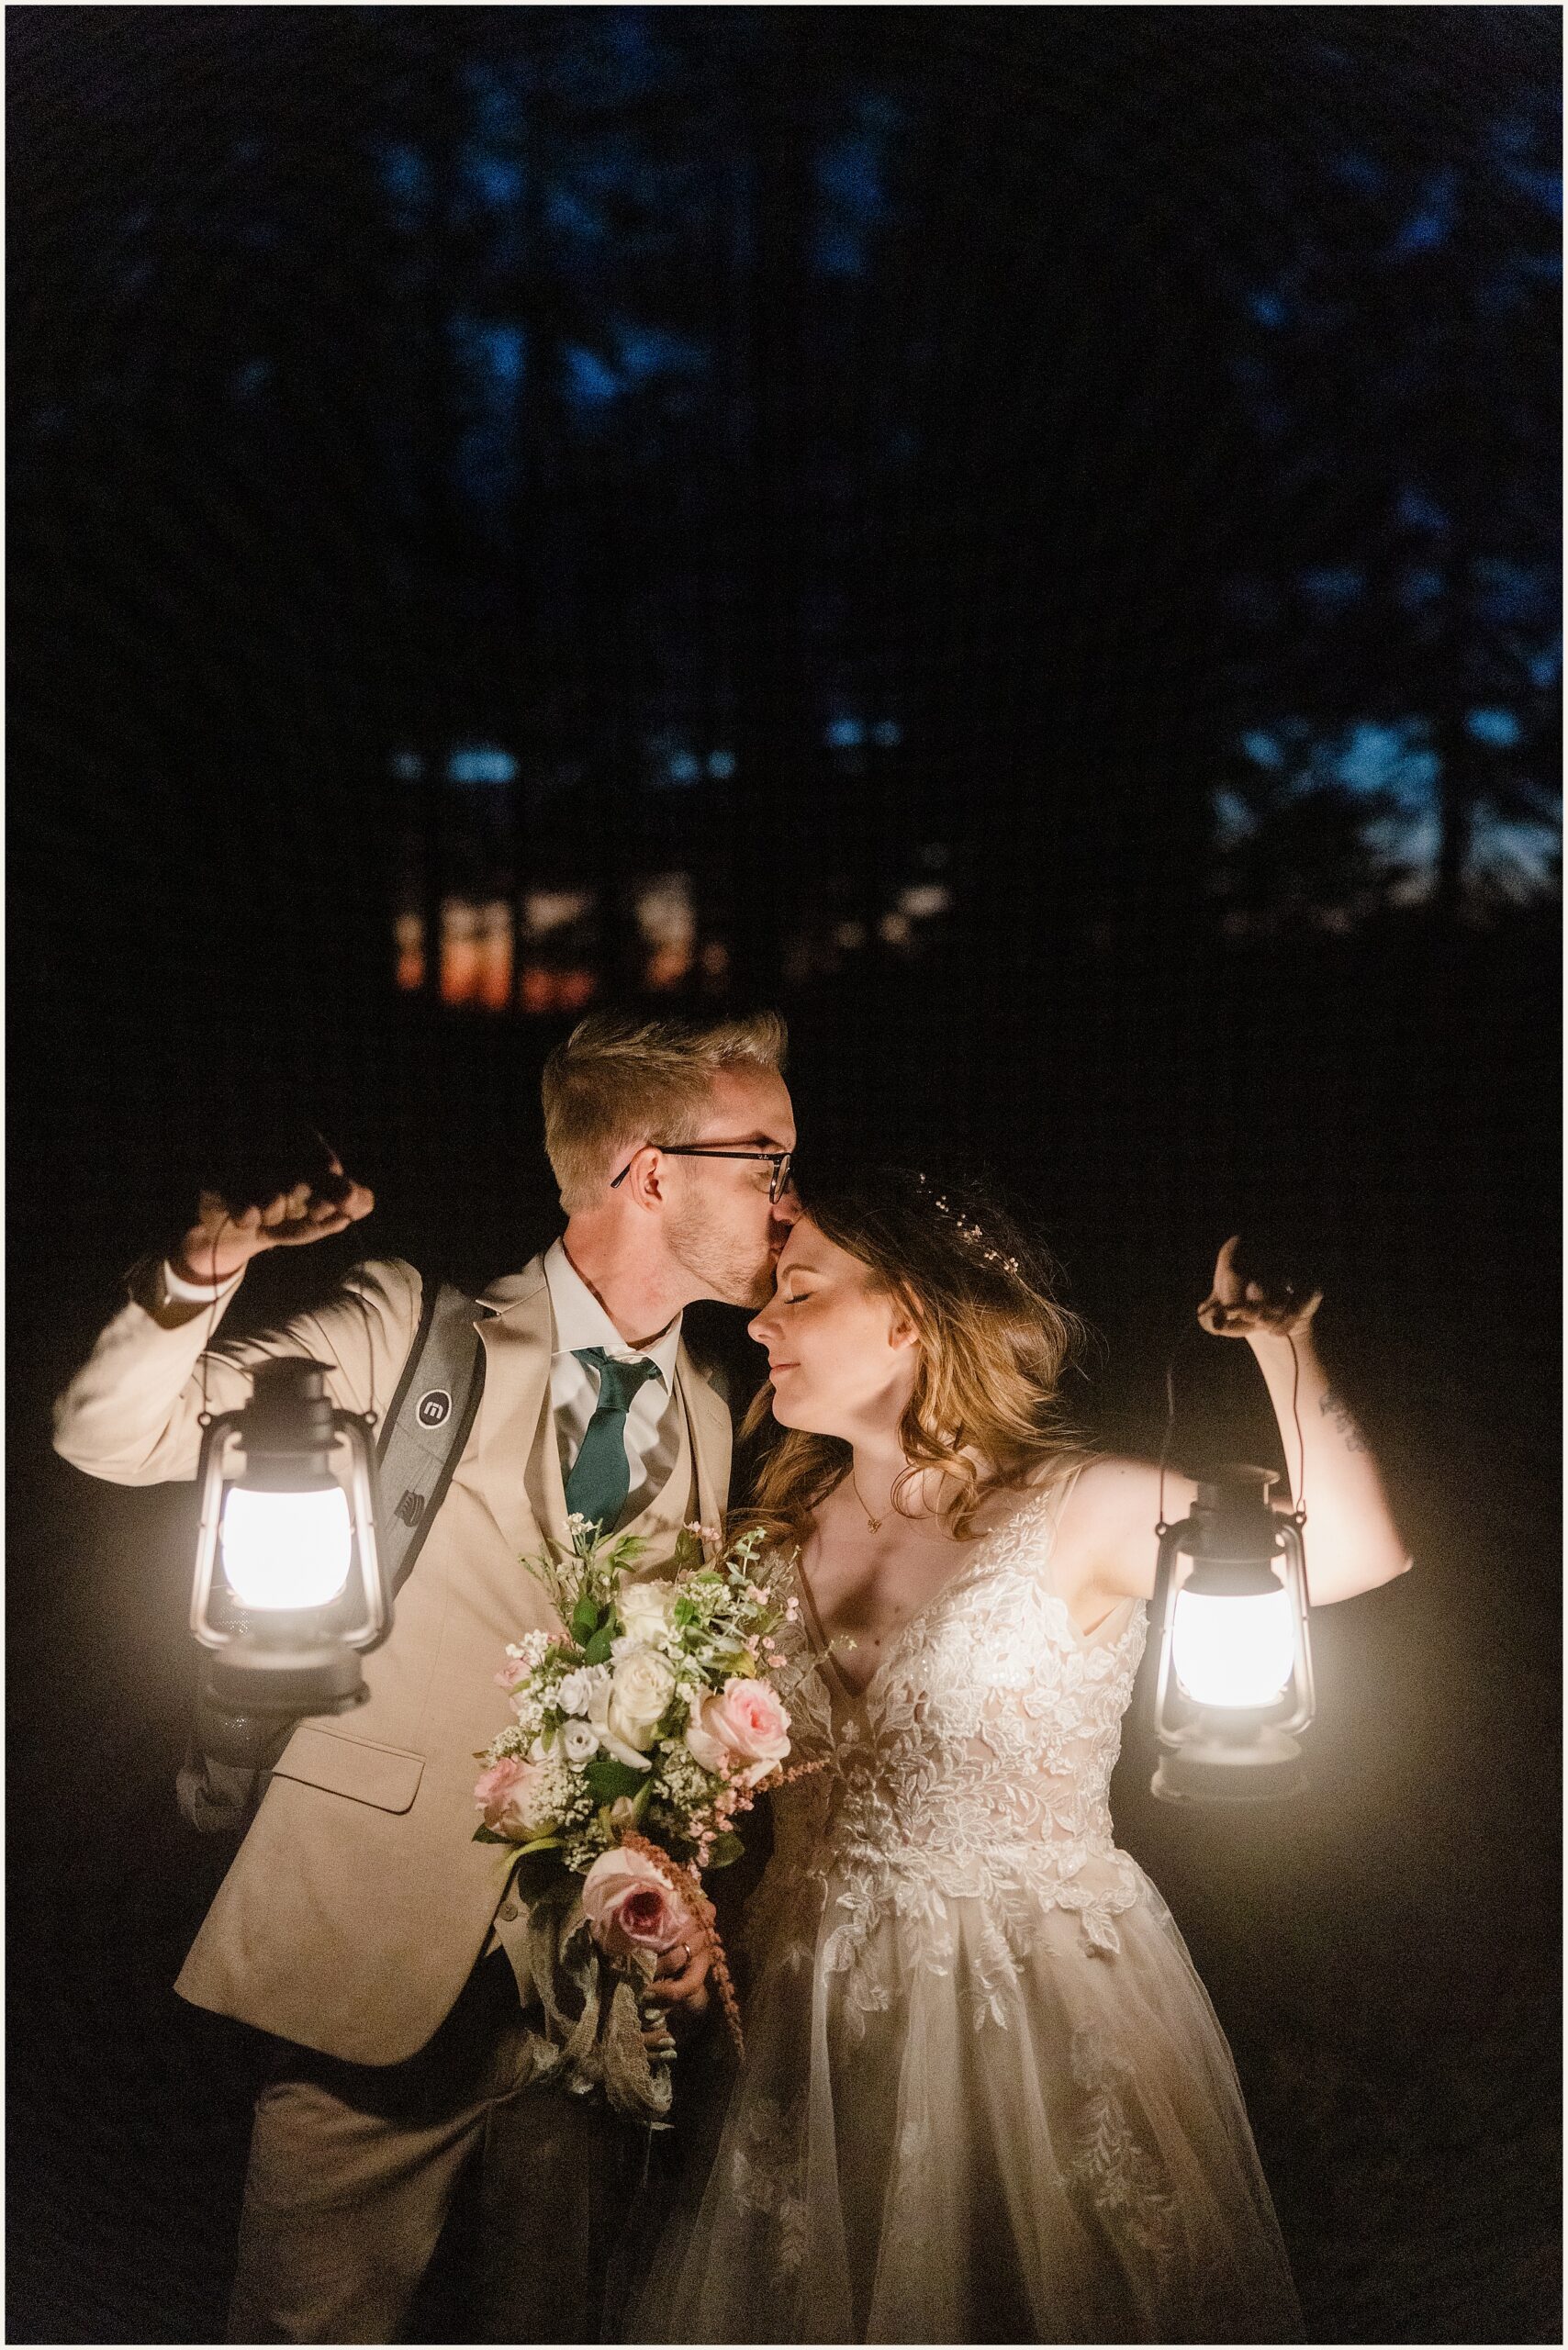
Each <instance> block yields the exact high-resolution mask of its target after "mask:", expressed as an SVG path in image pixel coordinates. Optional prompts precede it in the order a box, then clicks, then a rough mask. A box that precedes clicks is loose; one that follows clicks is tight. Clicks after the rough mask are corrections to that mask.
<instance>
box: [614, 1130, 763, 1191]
mask: <svg viewBox="0 0 1568 2350" xmlns="http://www.w3.org/2000/svg"><path fill="white" fill-rule="evenodd" d="M643 1148H644V1150H662V1151H663V1152H664V1155H665V1157H666V1158H766V1159H767V1163H768V1165H769V1167H771V1168H772V1169H773V1176H772V1180H771V1181H770V1182H769V1183H768V1186H767V1197H768V1200H769V1202H770V1203H772V1202H776V1201H778V1200H781V1199H782V1198H783V1196H784V1194H785V1192H787V1191H788V1190H789V1188H790V1162H791V1160H792V1159H793V1158H794V1156H795V1154H794V1152H793V1151H792V1150H715V1149H713V1148H711V1147H710V1146H709V1145H708V1144H707V1143H701V1142H655V1143H644V1145H643ZM635 1156H636V1154H635V1152H633V1158H634V1157H635ZM631 1172H632V1160H631V1159H630V1158H629V1159H628V1160H627V1161H626V1164H625V1166H624V1167H623V1168H622V1169H621V1172H620V1174H619V1175H617V1176H615V1177H614V1178H613V1180H612V1181H611V1182H610V1190H611V1191H612V1192H613V1191H614V1190H615V1188H616V1186H617V1185H618V1184H621V1183H624V1181H626V1178H627V1176H628V1175H630V1173H631Z"/></svg>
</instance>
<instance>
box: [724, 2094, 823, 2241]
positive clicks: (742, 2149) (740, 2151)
mask: <svg viewBox="0 0 1568 2350" xmlns="http://www.w3.org/2000/svg"><path fill="white" fill-rule="evenodd" d="M795 2127H796V2124H795V2118H794V2116H793V2115H790V2114H787V2113H786V2112H785V2110H784V2109H783V2107H782V2106H780V2105H779V2104H778V2101H777V2099H775V2098H756V2101H755V2102H754V2104H753V2106H752V2109H751V2111H750V2112H749V2113H748V2115H747V2116H746V2121H745V2129H744V2131H743V2132H741V2134H740V2137H739V2139H738V2142H737V2143H735V2144H734V2145H733V2146H732V2147H731V2149H730V2158H729V2175H730V2188H731V2191H732V2193H733V2194H734V2199H735V2201H736V2203H737V2204H738V2205H739V2206H740V2207H741V2209H742V2210H746V2211H752V2212H756V2213H757V2214H758V2215H759V2216H761V2217H762V2218H763V2219H765V2220H767V2221H768V2222H769V2223H770V2225H769V2229H768V2234H767V2244H768V2249H769V2252H770V2254H771V2256H772V2258H773V2261H774V2263H775V2265H776V2266H777V2267H778V2268H779V2269H780V2270H782V2271H783V2272H784V2274H785V2275H787V2276H788V2275H790V2274H792V2273H793V2272H794V2271H795V2270H796V2269H798V2268H799V2267H800V2266H801V2261H802V2260H803V2259H804V2258H805V2255H806V2199H805V2195H804V2192H803V2188H802V2183H801V2159H800V2156H799V2154H798V2153H797V2152H796V2151H795V2144H794V2130H795Z"/></svg>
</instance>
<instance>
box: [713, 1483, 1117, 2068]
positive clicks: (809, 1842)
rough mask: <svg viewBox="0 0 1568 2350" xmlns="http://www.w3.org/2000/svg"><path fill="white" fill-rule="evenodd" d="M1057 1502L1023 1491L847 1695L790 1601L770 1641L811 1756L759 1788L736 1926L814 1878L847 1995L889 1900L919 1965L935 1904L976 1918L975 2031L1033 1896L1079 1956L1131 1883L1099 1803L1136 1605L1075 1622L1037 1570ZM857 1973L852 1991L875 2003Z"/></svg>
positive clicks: (940, 1931)
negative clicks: (765, 1832) (759, 1874)
mask: <svg viewBox="0 0 1568 2350" xmlns="http://www.w3.org/2000/svg"><path fill="white" fill-rule="evenodd" d="M1060 1499H1061V1487H1060V1486H1059V1485H1058V1486H1055V1487H1051V1488H1047V1489H1046V1490H1044V1491H1041V1492H1039V1493H1036V1494H1030V1495H1029V1496H1028V1497H1027V1498H1026V1499H1025V1501H1024V1502H1023V1503H1022V1504H1021V1505H1020V1506H1019V1507H1018V1508H1017V1509H1016V1511H1014V1514H1013V1515H1012V1516H1010V1517H1009V1519H1008V1520H1007V1521H1006V1523H1005V1524H1003V1525H1002V1526H1001V1527H998V1528H996V1529H995V1530H994V1531H993V1532H991V1533H990V1534H988V1535H985V1536H982V1537H981V1538H980V1540H979V1541H978V1542H977V1543H976V1544H975V1546H974V1548H973V1549H972V1550H971V1551H970V1553H969V1556H968V1558H967V1559H966V1560H965V1562H964V1563H963V1565H962V1566H961V1567H960V1568H959V1569H958V1572H957V1573H956V1574H955V1575H954V1576H952V1577H951V1578H950V1579H949V1580H948V1581H947V1582H946V1583H944V1584H943V1585H942V1586H941V1587H940V1589H939V1590H938V1591H937V1592H936V1593H935V1595H934V1596H933V1597H932V1598H931V1599H929V1600H928V1601H927V1602H926V1603H925V1604H924V1606H922V1607H920V1608H919V1609H917V1611H916V1612H915V1614H914V1615H913V1617H910V1618H909V1620H908V1621H907V1622H906V1623H905V1624H904V1625H903V1627H902V1629H901V1631H900V1632H899V1634H898V1635H897V1636H896V1638H895V1639H894V1640H893V1643H892V1645H891V1646H890V1649H889V1650H888V1651H887V1653H886V1654H885V1656H884V1657H883V1659H882V1662H881V1663H880V1664H879V1667H878V1669H877V1671H876V1673H874V1675H873V1676H872V1678H871V1681H870V1682H869V1684H868V1685H867V1687H866V1688H865V1689H864V1690H863V1691H862V1692H860V1693H858V1694H857V1693H855V1692H853V1691H852V1690H851V1689H850V1688H849V1686H848V1684H846V1682H845V1681H844V1680H843V1678H842V1676H841V1675H840V1674H839V1673H837V1671H836V1669H835V1667H834V1663H833V1662H832V1660H831V1658H830V1657H827V1656H825V1655H824V1654H823V1652H822V1651H821V1649H820V1647H819V1646H818V1644H817V1642H816V1640H815V1639H814V1638H813V1635H812V1625H811V1602H810V1596H809V1594H806V1593H802V1595H801V1597H802V1605H801V1611H800V1615H799V1617H798V1618H797V1619H796V1620H795V1621H794V1622H793V1623H791V1624H790V1626H789V1627H788V1628H787V1630H786V1633H785V1634H784V1635H781V1645H782V1646H784V1648H785V1651H786V1658H787V1662H786V1666H785V1671H784V1674H783V1676H782V1684H781V1685H782V1687H783V1690H784V1694H785V1699H786V1703H787V1704H788V1705H789V1707H790V1714H791V1739H792V1741H793V1746H794V1755H793V1758H792V1759H793V1760H794V1761H796V1762H812V1763H815V1764H817V1765H818V1766H819V1767H818V1769H817V1770H816V1771H815V1772H814V1774H812V1775H811V1776H809V1777H804V1778H801V1779H800V1780H798V1781H796V1782H795V1783H793V1784H792V1785H789V1786H788V1787H786V1788H783V1789H781V1790H780V1791H779V1794H778V1796H777V1798H776V1802H775V1827H776V1835H775V1852H774V1858H773V1861H772V1863H771V1864H770V1867H769V1870H768V1873H767V1877H766V1878H765V1879H764V1882H763V1885H762V1886H761V1887H760V1888H759V1891H758V1895H757V1899H756V1909H757V1912H758V1915H757V1919H756V1924H757V1926H758V1927H761V1928H764V1929H765V1930H767V1932H768V1934H769V1935H771V1934H772V1933H774V1932H775V1931H777V1930H778V1928H779V1927H780V1926H781V1925H785V1924H786V1920H787V1916H788V1912H789V1909H790V1906H791V1888H792V1887H794V1888H797V1889H798V1887H799V1885H800V1881H801V1879H802V1878H808V1879H812V1880H815V1881H817V1882H819V1883H821V1884H823V1885H828V1884H831V1886H832V1887H833V1891H834V1907H835V1916H836V1918H837V1920H838V1922H837V1924H836V1925H835V1927H834V1931H833V1933H832V1934H831V1936H830V1938H829V1940H828V1942H827V1945H826V1948H825V1950H824V1953H823V1963H824V1964H826V1966H827V1967H828V1969H829V1970H830V1971H833V1972H837V1971H844V1972H846V1973H847V1974H848V1975H849V1976H850V1977H851V1981H850V1983H849V1985H848V1986H846V1987H847V1989H848V1992H849V1997H850V2004H851V2005H852V2006H853V2005H854V2004H856V1997H857V1994H856V1985H855V1978H856V1976H857V1974H860V1973H861V1972H862V1971H863V1970H861V1969H859V1967H858V1964H857V1962H858V1960H859V1957H860V1955H861V1953H862V1952H863V1949H864V1946H865V1945H866V1943H867V1942H868V1937H869V1936H870V1935H871V1934H872V1933H873V1932H874V1930H875V1929H876V1927H877V1924H878V1922H879V1919H882V1918H884V1917H885V1916H887V1915H888V1914H889V1913H892V1914H894V1915H895V1916H896V1917H897V1918H898V1919H900V1920H901V1921H902V1922H904V1923H908V1924H915V1925H918V1927H919V1928H920V1930H921V1933H922V1938H923V1941H924V1943H925V1946H926V1948H927V1951H928V1955H929V1960H930V1963H931V1964H934V1965H935V1966H937V1967H938V1968H940V1966H941V1965H942V1964H944V1963H945V1959H946V1956H947V1955H949V1954H950V1951H951V1944H952V1921H951V1917H950V1912H949V1909H948V1904H949V1903H950V1902H951V1901H953V1900H964V1899H970V1900H974V1901H977V1902H979V1903H981V1904H983V1905H984V1906H985V1908H987V1910H988V1911H989V1912H990V1913H991V1916H990V1918H989V1920H988V1923H987V1927H986V1930H985V1936H984V1940H985V1949H986V1956H987V1964H986V1965H985V1966H984V1967H983V1968H982V1969H981V1970H980V1972H979V1973H978V1975H977V1974H975V1973H974V1971H973V1970H970V1971H969V1982H968V1992H969V1997H970V1999H971V2001H972V2002H974V2003H975V2005H976V2008H977V2012H976V2016H975V2020H976V2022H977V2024H978V2023H980V2022H981V2021H983V2020H984V2019H985V2017H986V2015H987V2014H989V2013H991V2011H992V2010H993V2009H994V2008H995V2004H996V1996H997V1991H998V1988H999V1986H1000V1982H1001V1981H1002V1979H1004V1978H1005V1977H1007V1976H1008V1975H1010V1973H1011V1970H1012V1957H1013V1955H1014V1953H1015V1951H1016V1948H1017V1945H1018V1943H1019V1940H1020V1937H1021V1936H1024V1935H1025V1934H1026V1933H1027V1932H1028V1931H1029V1930H1031V1929H1032V1928H1033V1927H1034V1925H1035V1924H1036V1921H1037V1919H1038V1915H1039V1912H1040V1909H1041V1908H1042V1907H1043V1906H1044V1907H1056V1908H1064V1909H1069V1910H1073V1911H1076V1912H1077V1913H1078V1916H1079V1918H1080V1921H1081V1925H1082V1928H1083V1930H1084V1933H1085V1935H1086V1936H1087V1938H1088V1941H1089V1942H1090V1944H1091V1945H1092V1946H1093V1947H1094V1948H1096V1949H1099V1950H1102V1951H1104V1952H1107V1953H1109V1952H1114V1951H1115V1950H1116V1949H1117V1948H1118V1947H1119V1943H1118V1938H1117V1933H1116V1929H1115V1925H1114V1919H1115V1918H1116V1916H1117V1915H1118V1914H1119V1913H1120V1912H1122V1911H1123V1910H1125V1909H1126V1908H1130V1906H1131V1905H1132V1904H1133V1902H1135V1901H1136V1900H1137V1897H1138V1892H1139V1887H1140V1885H1141V1882H1142V1880H1141V1878H1140V1876H1139V1874H1138V1872H1137V1869H1136V1867H1135V1866H1134V1864H1133V1863H1132V1862H1131V1861H1130V1860H1128V1859H1127V1857H1126V1855H1125V1854H1123V1853H1119V1852H1117V1851H1116V1849H1115V1846H1114V1841H1113V1839H1112V1832H1111V1818H1110V1810H1109V1805H1108V1800H1107V1796H1108V1789H1109V1786H1110V1779H1111V1772H1112V1769H1113V1766H1114V1763H1115V1760H1116V1755H1117V1752H1118V1750H1119V1747H1120V1743H1121V1724H1122V1717H1123V1715H1124V1713H1125V1712H1126V1707H1127V1702H1128V1699H1129V1698H1130V1696H1131V1695H1132V1688H1133V1681H1134V1677H1135V1675H1136V1673H1137V1666H1138V1660H1139V1658H1140V1656H1141V1655H1142V1652H1143V1644H1144V1633H1145V1614H1144V1608H1143V1604H1142V1602H1141V1601H1137V1602H1131V1603H1126V1604H1124V1606H1121V1607H1120V1608H1118V1609H1117V1610H1116V1611H1115V1613H1114V1615H1113V1616H1112V1617H1110V1618H1109V1619H1108V1620H1107V1623H1106V1625H1104V1626H1103V1627H1102V1628H1101V1630H1100V1632H1099V1633H1098V1634H1097V1635H1096V1636H1095V1637H1093V1638H1089V1639H1086V1638H1085V1637H1084V1636H1083V1635H1082V1634H1081V1632H1080V1631H1079V1630H1078V1628H1077V1627H1076V1626H1075V1625H1074V1623H1073V1621H1072V1618H1071V1617H1070V1615H1069V1613H1068V1610H1067V1607H1066V1605H1065V1604H1064V1602H1063V1600H1062V1599H1061V1597H1060V1596H1059V1595H1058V1593H1057V1592H1056V1590H1055V1589H1054V1588H1053V1585H1052V1580H1051V1573H1050V1554H1051V1548H1052V1540H1053V1536H1054V1532H1055V1525H1056V1518H1057V1516H1058V1509H1059V1504H1060ZM751 1938H752V1937H751V1935H750V1934H749V1933H748V1940H750V1939H751ZM872 1981H873V1978H872V1977H871V1975H869V1974H867V1975H866V1980H865V1983H864V1985H863V1986H862V1989H863V1994H864V1998H865V2000H866V2002H867V2003H868V2004H869V2005H872V2006H877V2005H879V2004H880V2001H879V1998H878V1997H877V1995H876V1993H875V1991H874V1989H873V1988H872Z"/></svg>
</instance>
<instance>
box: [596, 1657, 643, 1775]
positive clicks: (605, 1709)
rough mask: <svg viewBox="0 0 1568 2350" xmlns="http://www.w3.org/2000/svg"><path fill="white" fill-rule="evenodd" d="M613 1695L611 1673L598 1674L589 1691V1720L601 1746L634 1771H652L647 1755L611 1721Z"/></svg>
mask: <svg viewBox="0 0 1568 2350" xmlns="http://www.w3.org/2000/svg"><path fill="white" fill-rule="evenodd" d="M612 1695H613V1692H612V1690H611V1687H610V1675H609V1673H602V1674H599V1675H596V1676H595V1680H594V1684H593V1687H592V1689H591V1690H590V1691H589V1692H588V1720H589V1722H590V1723H591V1724H592V1726H593V1729H594V1732H595V1734H596V1736H597V1737H598V1740H599V1744H600V1746H602V1747H603V1749H604V1751H605V1752H606V1753H607V1754H612V1755H613V1756H614V1757H615V1760H616V1761H617V1762H625V1763H628V1764H630V1766H631V1768H632V1769H633V1771H651V1770H652V1769H653V1767H654V1766H653V1764H652V1763H651V1762H649V1761H648V1758H647V1756H646V1755H645V1754H643V1753H640V1752H639V1751H638V1750H637V1748H636V1747H634V1746H633V1745H631V1744H630V1743H629V1742H628V1741H627V1740H625V1739H624V1738H623V1737H622V1735H621V1732H620V1730H619V1729H617V1728H616V1727H615V1726H614V1725H613V1724H612V1723H611V1721H610V1699H611V1696H612ZM650 1742H651V1741H650Z"/></svg>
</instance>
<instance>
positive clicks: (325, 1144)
mask: <svg viewBox="0 0 1568 2350" xmlns="http://www.w3.org/2000/svg"><path fill="white" fill-rule="evenodd" d="M310 1131H311V1133H312V1134H313V1135H314V1136H315V1137H316V1139H317V1141H318V1142H319V1144H320V1146H321V1147H322V1149H323V1150H324V1151H326V1152H327V1154H328V1155H329V1157H330V1156H332V1155H333V1153H332V1147H331V1145H330V1142H329V1141H328V1140H327V1137H326V1136H325V1135H324V1134H323V1133H322V1132H321V1130H320V1128H319V1126H312V1128H311V1130H310ZM231 1224H234V1218H233V1216H232V1215H231V1214H230V1212H229V1210H228V1209H227V1208H225V1209H224V1211H223V1214H222V1216H221V1218H220V1219H219V1221H218V1229H217V1231H216V1232H215V1233H214V1234H213V1236H212V1247H211V1249H210V1251H209V1253H208V1256H207V1279H208V1281H209V1282H210V1284H211V1286H212V1287H213V1289H215V1290H217V1289H219V1286H220V1285H219V1282H218V1242H219V1241H220V1240H221V1239H222V1237H223V1235H224V1233H225V1231H226V1230H227V1229H228V1227H229V1225H231ZM235 1230H236V1231H238V1230H239V1226H238V1225H235ZM351 1295H352V1296H353V1302H354V1304H355V1305H356V1306H357V1307H358V1308H359V1318H360V1320H361V1322H362V1323H363V1324H364V1352H365V1360H366V1361H367V1362H368V1363H369V1365H370V1401H369V1403H368V1404H366V1406H365V1408H364V1414H363V1415H362V1416H363V1418H364V1423H365V1426H366V1427H375V1419H376V1412H375V1332H374V1331H373V1330H372V1328H371V1323H370V1308H369V1307H368V1306H367V1305H366V1304H365V1302H364V1298H363V1297H362V1296H361V1295H360V1292H358V1290H354V1291H352V1292H351ZM222 1303H223V1300H222V1296H221V1294H220V1295H218V1296H216V1297H215V1298H214V1299H213V1301H212V1318H211V1320H210V1321H209V1322H208V1324H207V1339H206V1343H205V1344H204V1346H203V1348H202V1350H201V1359H200V1365H199V1368H200V1371H201V1414H200V1418H199V1420H198V1423H197V1425H198V1426H199V1427H207V1423H208V1421H209V1420H210V1419H211V1417H212V1414H211V1413H210V1412H209V1410H208V1409H207V1355H208V1353H209V1352H210V1350H211V1347H212V1341H213V1339H214V1337H216V1336H217V1332H218V1309H219V1307H220V1306H221V1305H222Z"/></svg>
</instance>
